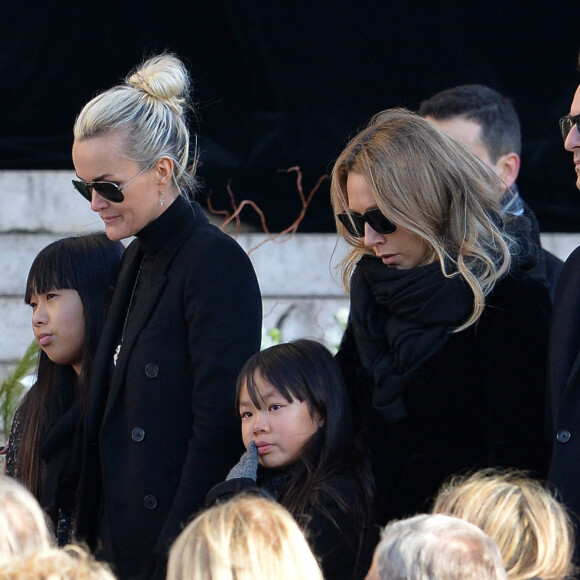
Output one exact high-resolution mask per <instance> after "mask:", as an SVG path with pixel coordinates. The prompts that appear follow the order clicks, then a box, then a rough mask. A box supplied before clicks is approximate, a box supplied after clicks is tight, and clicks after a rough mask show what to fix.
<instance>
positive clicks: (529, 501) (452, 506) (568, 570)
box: [432, 469, 575, 580]
mask: <svg viewBox="0 0 580 580" xmlns="http://www.w3.org/2000/svg"><path fill="white" fill-rule="evenodd" d="M432 511H433V513H441V514H448V515H452V516H456V517H459V518H461V519H463V520H467V521H468V522H471V523H473V524H475V525H476V526H479V527H480V528H481V529H482V530H483V531H484V532H485V533H486V534H488V535H489V536H490V537H491V538H493V539H494V540H495V541H496V542H497V544H498V546H499V548H500V550H501V553H502V557H503V562H504V565H505V568H506V570H507V574H508V579H509V580H526V579H529V578H536V577H537V578H542V580H564V579H565V578H572V577H574V572H575V569H574V566H573V564H572V555H573V552H574V529H573V527H572V523H571V520H570V516H569V515H568V513H567V512H566V509H565V507H564V506H563V505H562V504H561V503H560V502H559V501H558V500H557V499H556V498H555V497H554V495H553V494H552V493H551V492H550V491H548V490H547V489H546V487H545V486H544V485H543V484H542V483H541V482H540V481H537V480H535V479H532V478H529V477H527V476H526V474H525V473H522V472H518V471H516V470H507V471H502V470H497V469H484V470H480V471H477V472H475V473H473V474H471V475H469V476H456V477H454V478H452V479H451V480H450V481H449V482H448V483H446V484H444V485H443V486H442V488H441V491H440V492H439V494H438V495H437V497H436V498H435V503H434V505H433V510H432Z"/></svg>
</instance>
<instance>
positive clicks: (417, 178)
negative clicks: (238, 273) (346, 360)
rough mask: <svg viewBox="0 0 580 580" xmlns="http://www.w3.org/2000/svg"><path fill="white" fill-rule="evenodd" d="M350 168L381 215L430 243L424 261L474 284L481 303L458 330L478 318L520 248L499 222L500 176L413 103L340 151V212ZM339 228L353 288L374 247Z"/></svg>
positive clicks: (335, 188)
mask: <svg viewBox="0 0 580 580" xmlns="http://www.w3.org/2000/svg"><path fill="white" fill-rule="evenodd" d="M350 172H355V173H359V174H361V175H362V176H363V177H364V178H365V179H366V181H367V183H368V184H369V186H370V187H371V189H372V191H373V193H374V197H375V200H376V203H377V207H378V208H379V209H380V211H381V213H383V214H384V215H385V216H386V217H387V218H388V219H389V220H391V221H392V222H393V223H395V224H396V225H397V226H401V227H403V228H405V229H407V230H409V231H410V232H412V233H413V234H415V235H416V236H418V237H419V238H421V239H422V240H423V241H424V242H425V244H426V247H427V250H426V253H425V256H424V258H423V262H422V264H421V265H424V264H429V263H431V262H434V261H435V260H437V259H438V260H439V262H440V264H441V270H442V271H443V274H444V275H445V276H446V277H452V276H455V275H460V276H461V277H462V278H463V279H464V280H465V281H466V282H467V284H468V285H469V287H470V288H471V290H472V292H473V295H474V308H473V312H472V314H471V316H470V317H469V319H468V320H467V321H466V322H465V323H464V324H463V326H461V327H460V328H459V329H458V330H461V329H463V328H466V327H467V326H470V325H471V324H474V323H475V322H476V321H477V320H478V319H479V317H480V316H481V313H482V312H483V308H484V306H485V296H487V294H489V292H491V290H492V289H493V286H494V284H495V283H496V282H497V280H499V278H501V277H502V276H503V275H504V274H506V273H507V272H508V271H509V268H510V263H511V254H510V252H514V253H515V251H516V246H515V242H514V240H512V238H510V236H508V235H507V234H506V233H505V232H504V231H502V229H501V226H500V227H498V225H496V224H495V223H494V219H496V220H497V222H498V224H499V223H500V222H501V219H502V218H501V217H500V208H499V205H498V204H499V202H498V201H497V192H498V191H501V188H502V183H501V181H500V180H499V178H498V177H497V175H495V174H494V173H493V172H492V171H491V170H490V169H489V168H488V167H487V166H486V165H485V164H484V163H483V162H482V161H480V160H479V159H477V157H476V156H475V155H474V154H473V153H472V152H471V151H469V149H468V148H467V147H466V146H465V145H464V144H463V143H461V142H460V141H459V140H457V139H455V138H453V137H451V136H449V135H447V134H445V133H443V132H442V131H440V130H439V129H438V128H436V127H434V126H433V125H432V124H431V123H429V122H428V121H426V120H425V119H423V118H422V117H419V116H418V115H416V114H414V113H412V112H410V111H407V110H405V109H389V110H386V111H383V112H382V113H379V114H378V115H376V116H375V117H373V119H372V120H371V122H370V123H369V125H368V126H367V127H366V128H365V129H363V130H362V131H361V132H360V133H359V134H358V135H356V136H355V137H354V138H353V139H352V140H351V141H350V143H348V145H347V146H346V148H345V149H344V151H343V152H342V153H341V154H340V156H339V157H338V159H337V161H336V163H335V165H334V168H333V170H332V181H331V188H330V192H331V201H332V207H333V209H334V213H335V215H336V214H339V213H343V212H348V211H349V209H348V192H347V188H346V182H347V178H348V174H349V173H350ZM504 188H505V187H504ZM492 216H494V217H492ZM336 226H337V229H338V232H339V234H341V235H342V236H343V237H344V238H345V240H346V241H347V242H348V243H349V244H350V245H351V246H352V249H351V251H350V252H349V253H348V255H347V256H346V258H345V259H344V260H343V262H342V263H341V266H342V274H343V283H344V285H345V288H346V289H347V290H348V288H349V281H350V277H351V275H352V272H353V270H354V267H355V265H356V263H357V262H358V260H359V259H360V257H361V256H362V255H363V254H371V255H374V253H373V252H372V250H370V249H368V248H366V247H365V246H364V243H363V240H362V239H359V238H355V237H353V236H351V235H350V234H349V233H348V232H347V230H346V229H345V227H344V226H343V225H342V224H341V223H340V222H339V221H338V220H336ZM450 266H451V268H450Z"/></svg>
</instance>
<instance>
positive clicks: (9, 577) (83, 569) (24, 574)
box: [0, 546, 115, 580]
mask: <svg viewBox="0 0 580 580" xmlns="http://www.w3.org/2000/svg"><path fill="white" fill-rule="evenodd" d="M0 578H2V580H115V576H113V574H112V573H111V571H110V570H109V568H108V567H107V566H106V565H105V564H103V563H101V562H97V561H95V560H94V559H93V558H92V557H91V556H90V555H89V554H88V553H87V552H85V551H84V550H82V549H81V548H79V547H77V546H67V547H66V548H63V549H59V548H44V549H40V550H38V551H35V552H31V553H29V554H27V555H26V556H22V557H20V558H12V559H11V560H9V561H6V562H4V563H2V564H0Z"/></svg>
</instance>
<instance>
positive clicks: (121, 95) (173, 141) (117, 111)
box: [73, 53, 197, 192]
mask: <svg viewBox="0 0 580 580" xmlns="http://www.w3.org/2000/svg"><path fill="white" fill-rule="evenodd" d="M189 87H190V78H189V73H188V71H187V69H186V68H185V65H184V64H183V63H182V62H181V60H179V58H177V57H176V56H175V55H173V54H170V53H164V54H160V55H158V56H154V57H152V58H150V59H149V60H147V61H145V62H144V63H143V64H142V65H141V66H139V67H137V68H136V69H135V70H134V71H132V72H131V73H130V74H129V75H128V76H127V78H126V79H125V83H124V84H122V85H117V86H115V87H113V88H111V89H109V90H108V91H105V92H103V93H101V94H100V95H97V96H96V97H95V98H94V99H92V100H91V101H89V102H88V103H87V104H86V105H85V106H84V107H83V109H82V110H81V112H80V113H79V115H78V117H77V119H76V121H75V124H74V128H73V133H74V138H75V139H77V140H79V141H82V140H86V139H91V138H93V137H99V136H102V135H105V134H109V133H118V134H119V135H122V136H123V146H124V153H125V155H126V156H127V158H128V159H131V160H132V161H135V162H137V163H138V164H139V165H140V166H141V167H142V168H145V167H147V166H148V165H151V164H153V163H154V162H155V161H156V160H157V159H160V158H161V157H168V158H170V159H172V160H173V165H174V168H173V179H174V181H175V184H176V186H177V188H178V190H180V191H182V192H185V191H190V190H191V191H192V190H193V188H194V185H195V179H194V177H193V176H194V174H195V166H196V161H197V150H195V151H194V152H193V161H192V162H191V168H190V169H189V170H188V164H189V163H190V161H189V158H190V151H189V129H188V127H187V119H186V113H187V112H188V111H189V109H190V108H191V107H190V103H189Z"/></svg>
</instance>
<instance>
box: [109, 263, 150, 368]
mask: <svg viewBox="0 0 580 580" xmlns="http://www.w3.org/2000/svg"><path fill="white" fill-rule="evenodd" d="M144 261H145V256H143V259H142V260H141V264H140V265H139V270H138V271H137V277H136V278H135V283H134V284H133V290H132V292H131V299H130V300H129V306H128V307H127V314H125V322H124V323H123V330H122V332H121V341H120V342H119V344H118V345H117V348H116V349H115V353H114V354H113V365H114V366H117V359H118V358H119V354H120V352H121V347H122V346H123V339H124V338H125V330H126V329H127V322H128V321H129V314H131V307H132V306H133V300H134V298H135V291H136V290H137V283H138V282H139V276H140V275H141V268H142V267H143V262H144Z"/></svg>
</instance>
